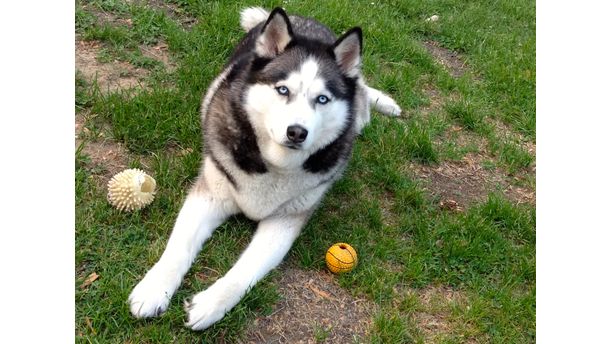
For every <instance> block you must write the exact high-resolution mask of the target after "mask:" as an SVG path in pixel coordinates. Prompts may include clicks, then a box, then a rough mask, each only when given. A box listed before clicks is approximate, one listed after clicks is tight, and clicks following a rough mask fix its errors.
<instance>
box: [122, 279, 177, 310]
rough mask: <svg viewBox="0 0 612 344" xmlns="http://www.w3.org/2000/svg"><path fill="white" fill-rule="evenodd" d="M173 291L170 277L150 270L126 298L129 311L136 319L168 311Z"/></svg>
mask: <svg viewBox="0 0 612 344" xmlns="http://www.w3.org/2000/svg"><path fill="white" fill-rule="evenodd" d="M174 289H175V288H174V287H173V286H172V279H171V278H170V276H164V274H163V273H160V272H159V271H153V270H151V271H149V273H147V275H146V276H145V277H144V278H143V279H142V281H140V283H138V285H136V287H135V288H134V290H132V293H131V294H130V296H129V297H128V303H129V304H130V311H131V312H132V314H133V315H134V316H135V317H136V318H150V317H156V316H158V315H161V314H162V313H163V312H165V311H166V309H168V304H170V298H171V297H172V294H173V292H174Z"/></svg>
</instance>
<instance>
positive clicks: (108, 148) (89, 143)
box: [75, 114, 130, 181]
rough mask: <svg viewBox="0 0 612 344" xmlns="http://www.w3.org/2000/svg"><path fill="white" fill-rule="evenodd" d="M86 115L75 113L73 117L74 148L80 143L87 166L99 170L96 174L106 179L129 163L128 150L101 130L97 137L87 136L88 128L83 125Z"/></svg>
mask: <svg viewBox="0 0 612 344" xmlns="http://www.w3.org/2000/svg"><path fill="white" fill-rule="evenodd" d="M86 122H87V117H86V115H84V114H77V115H76V118H75V149H78V147H79V146H81V144H82V145H83V149H82V150H81V152H82V153H83V154H84V155H87V156H88V157H89V159H90V163H89V164H88V165H89V166H88V167H89V168H90V169H92V170H94V171H99V173H98V175H99V176H100V177H102V178H103V179H104V180H103V181H106V180H108V179H110V178H111V177H112V176H113V175H115V174H116V173H119V172H121V171H122V170H124V169H126V168H127V167H128V165H129V158H130V156H129V152H128V150H127V149H126V148H125V147H124V146H123V145H122V144H120V143H118V142H116V141H115V140H113V139H110V138H108V137H107V136H106V135H104V134H103V133H102V132H101V133H100V135H99V136H98V137H95V138H92V137H88V136H91V135H89V134H90V133H89V129H88V128H86V127H85V123H86Z"/></svg>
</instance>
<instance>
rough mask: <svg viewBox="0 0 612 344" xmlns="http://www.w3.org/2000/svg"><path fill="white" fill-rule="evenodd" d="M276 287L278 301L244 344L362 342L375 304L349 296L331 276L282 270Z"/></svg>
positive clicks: (320, 273) (254, 324)
mask: <svg viewBox="0 0 612 344" xmlns="http://www.w3.org/2000/svg"><path fill="white" fill-rule="evenodd" d="M277 285H278V288H279V292H280V294H281V301H280V302H279V303H278V304H276V305H275V307H274V310H273V312H272V313H271V315H269V316H265V317H259V318H257V319H256V320H255V321H254V322H253V324H252V325H251V326H250V327H249V329H248V331H247V339H246V341H245V343H316V342H317V340H316V338H317V337H316V336H318V338H319V339H322V338H321V336H322V337H324V338H325V339H324V340H323V342H325V343H353V342H363V341H364V337H365V336H367V334H368V328H369V326H370V322H371V316H372V314H373V312H374V309H375V305H374V304H373V303H372V302H371V301H368V300H366V299H356V298H354V297H353V296H351V295H350V294H349V293H348V292H347V291H346V289H343V288H341V287H340V286H339V285H338V283H337V282H336V280H335V277H334V275H332V274H331V273H328V272H323V271H303V270H300V269H296V268H291V267H285V268H283V269H282V275H281V277H280V279H279V280H278V281H277ZM322 333H325V334H326V335H322Z"/></svg>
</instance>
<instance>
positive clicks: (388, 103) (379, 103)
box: [374, 94, 402, 116]
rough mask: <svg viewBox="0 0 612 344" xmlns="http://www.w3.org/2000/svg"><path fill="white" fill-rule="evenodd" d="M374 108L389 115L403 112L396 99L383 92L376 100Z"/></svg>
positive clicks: (397, 114)
mask: <svg viewBox="0 0 612 344" xmlns="http://www.w3.org/2000/svg"><path fill="white" fill-rule="evenodd" d="M374 108H375V109H376V110H378V111H380V112H382V113H383V114H385V115H388V116H399V115H401V113H402V109H401V108H400V107H399V105H397V103H396V102H395V100H393V98H391V97H389V96H387V95H386V94H381V96H380V97H379V98H378V99H377V100H376V102H375V105H374Z"/></svg>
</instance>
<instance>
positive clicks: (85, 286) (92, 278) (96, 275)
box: [81, 272, 100, 289]
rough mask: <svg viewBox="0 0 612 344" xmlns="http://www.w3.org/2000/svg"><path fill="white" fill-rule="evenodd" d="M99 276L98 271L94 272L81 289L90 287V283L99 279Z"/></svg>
mask: <svg viewBox="0 0 612 344" xmlns="http://www.w3.org/2000/svg"><path fill="white" fill-rule="evenodd" d="M98 277H100V276H99V275H98V274H97V273H95V272H92V273H91V274H90V275H89V276H87V278H86V279H85V281H83V283H82V284H81V289H83V288H87V287H89V285H90V284H92V283H93V282H94V281H95V280H97V279H98Z"/></svg>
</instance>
